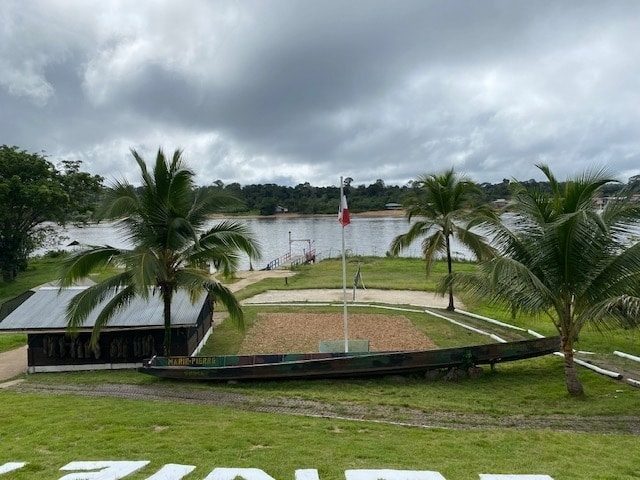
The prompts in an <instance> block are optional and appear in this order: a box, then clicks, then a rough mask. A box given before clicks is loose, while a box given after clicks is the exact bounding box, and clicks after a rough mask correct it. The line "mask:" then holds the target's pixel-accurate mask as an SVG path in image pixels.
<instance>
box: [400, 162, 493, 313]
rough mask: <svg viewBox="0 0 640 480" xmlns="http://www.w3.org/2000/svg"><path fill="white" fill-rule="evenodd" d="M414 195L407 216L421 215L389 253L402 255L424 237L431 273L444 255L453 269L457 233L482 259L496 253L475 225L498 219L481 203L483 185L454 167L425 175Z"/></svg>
mask: <svg viewBox="0 0 640 480" xmlns="http://www.w3.org/2000/svg"><path fill="white" fill-rule="evenodd" d="M413 185H414V188H413V190H412V193H411V195H410V196H409V197H408V198H407V200H406V201H405V202H404V206H405V212H406V213H405V215H406V217H407V219H408V221H409V222H411V220H412V219H414V218H417V221H416V222H415V223H413V224H412V225H411V227H410V228H409V231H408V232H407V233H404V234H401V235H398V236H397V237H395V238H394V239H393V241H392V242H391V247H390V249H389V253H390V254H391V255H398V254H399V253H400V252H401V251H402V250H403V249H405V248H407V247H409V246H410V245H411V244H412V243H413V242H414V241H415V240H416V239H418V238H422V237H424V238H423V240H422V253H423V254H424V257H425V261H426V273H427V275H429V273H430V271H431V266H432V265H433V262H434V261H435V260H436V259H437V258H439V257H440V256H442V255H444V257H445V258H446V260H447V271H448V273H449V274H451V272H452V270H453V259H452V254H451V239H452V238H453V237H454V236H455V237H456V238H457V239H458V240H459V241H460V242H461V243H462V244H463V245H466V246H467V247H468V248H469V249H470V250H471V251H472V252H473V253H474V255H476V257H477V258H478V259H484V258H487V257H491V256H492V255H493V249H492V247H491V246H490V245H489V244H488V243H487V242H486V239H485V237H484V236H483V235H481V234H480V233H478V232H477V231H474V230H473V228H474V227H477V226H479V225H481V224H483V223H484V222H486V221H492V220H493V219H495V214H494V213H493V212H492V210H491V209H490V208H489V207H488V206H487V205H477V204H476V203H475V200H477V199H478V197H479V196H480V195H481V190H480V188H479V187H478V186H477V185H476V184H475V183H473V182H472V181H470V180H468V179H467V178H465V177H464V176H460V175H458V174H456V172H455V171H454V169H453V168H451V169H449V170H447V171H445V172H444V173H440V174H430V175H422V176H421V177H419V178H418V179H417V180H416V181H415V182H414V184H413ZM447 290H448V294H449V305H448V306H447V310H455V305H454V299H453V283H449V285H448V287H447Z"/></svg>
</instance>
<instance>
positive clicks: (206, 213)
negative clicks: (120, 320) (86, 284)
mask: <svg viewBox="0 0 640 480" xmlns="http://www.w3.org/2000/svg"><path fill="white" fill-rule="evenodd" d="M132 154H133V157H134V158H135V160H136V162H137V163H138V166H139V167H140V170H141V173H142V178H141V180H142V186H141V187H139V188H135V187H134V186H133V185H131V184H129V183H128V182H126V181H123V182H116V183H115V184H114V185H113V186H112V187H110V188H109V189H107V192H106V194H105V203H104V206H103V209H102V210H101V211H100V218H101V219H105V220H114V219H118V220H119V223H118V225H119V227H120V228H121V229H122V231H123V234H124V235H125V236H126V237H127V238H128V239H129V240H130V241H131V243H132V245H133V248H131V249H120V248H114V247H110V246H95V247H90V248H89V249H87V250H84V251H80V252H78V253H76V254H74V255H71V256H70V257H69V259H68V260H67V261H66V262H65V265H64V269H63V272H62V275H61V285H62V287H63V288H64V287H68V286H70V285H72V284H73V282H74V281H76V280H78V279H81V278H85V277H86V276H88V275H89V274H90V273H91V272H93V271H95V270H98V269H101V268H103V267H105V266H114V267H117V268H119V269H120V272H119V273H117V274H116V275H114V276H113V277H111V278H109V279H107V280H104V281H102V282H100V283H98V284H96V285H94V286H92V287H90V288H88V289H86V290H83V291H82V292H81V293H79V294H78V295H76V296H75V297H74V298H73V300H72V301H71V302H70V303H69V306H68V309H67V321H68V326H69V327H70V328H71V329H73V328H77V327H79V326H81V325H83V323H84V321H85V320H86V318H87V317H88V315H89V313H90V312H91V311H93V310H94V309H95V308H96V307H97V306H98V304H100V303H101V302H102V301H103V300H105V299H107V298H108V297H110V300H109V301H108V302H107V303H106V305H105V306H104V307H103V309H102V311H101V312H100V314H99V315H98V318H97V320H96V323H95V327H94V329H93V333H92V337H91V342H92V343H93V344H95V343H96V342H97V340H98V338H99V334H100V330H101V329H102V328H103V327H104V326H105V325H107V324H108V323H109V320H110V319H111V317H112V316H113V314H114V313H115V312H116V311H118V309H120V308H122V307H124V306H126V305H127V304H128V303H129V302H130V301H131V300H132V299H133V298H134V297H136V296H141V297H143V298H148V297H149V296H150V295H155V294H156V292H157V293H158V294H159V295H160V297H161V298H162V302H163V307H164V310H163V319H164V328H165V335H164V352H165V354H166V355H169V354H170V350H171V303H172V297H173V294H174V292H175V291H177V290H178V289H182V290H185V291H188V292H189V293H190V294H191V295H193V298H195V297H196V296H197V295H199V294H201V293H203V292H208V293H209V294H211V295H213V297H214V298H215V299H216V300H219V301H220V302H222V304H223V305H224V306H225V307H226V308H227V310H228V311H229V314H230V317H231V318H232V319H234V320H235V321H236V322H237V323H238V324H239V325H241V326H242V320H243V315H242V310H241V308H240V305H239V303H238V301H237V299H236V298H235V297H234V295H233V294H232V293H231V291H230V290H229V289H227V288H226V287H225V286H224V285H222V284H220V282H218V281H217V280H215V279H213V278H211V275H210V274H209V270H208V269H207V268H206V267H207V265H208V264H209V263H211V262H213V263H214V264H215V265H216V266H217V267H218V269H220V270H221V271H222V272H223V273H224V274H225V275H229V274H230V273H231V272H232V271H234V270H235V269H236V268H237V264H238V261H239V260H240V254H242V253H245V254H247V255H248V256H249V257H250V258H253V259H257V258H259V249H258V246H257V243H256V241H255V240H254V239H253V237H252V235H251V233H250V232H249V230H248V229H247V228H246V227H245V226H244V225H243V224H241V223H237V222H233V221H222V222H220V223H218V224H216V225H214V226H213V227H211V228H208V229H206V230H205V227H206V224H207V222H208V221H209V219H210V215H211V214H212V213H216V212H218V211H219V210H220V209H221V208H222V207H224V206H226V205H228V204H229V203H231V202H232V201H233V200H234V199H233V198H231V197H229V196H226V195H222V194H220V193H219V192H216V191H215V190H207V189H200V190H198V191H197V192H196V190H195V188H194V187H195V186H194V183H193V177H194V175H195V174H194V173H193V171H191V170H190V169H188V168H186V167H185V166H184V165H183V162H182V158H181V157H182V152H181V151H180V150H176V151H175V152H174V154H173V156H172V157H171V158H166V157H165V155H164V153H163V152H162V150H158V153H157V156H156V161H155V165H154V167H153V170H152V171H149V170H148V168H147V165H146V163H145V161H144V160H143V159H142V157H141V156H140V155H138V153H137V152H136V151H135V150H132Z"/></svg>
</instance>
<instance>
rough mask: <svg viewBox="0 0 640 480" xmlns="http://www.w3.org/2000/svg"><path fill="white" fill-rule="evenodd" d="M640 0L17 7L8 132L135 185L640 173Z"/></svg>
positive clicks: (10, 16)
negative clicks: (149, 164) (169, 177)
mask: <svg viewBox="0 0 640 480" xmlns="http://www.w3.org/2000/svg"><path fill="white" fill-rule="evenodd" d="M637 18H640V2H636V1H632V0H629V1H618V2H609V3H606V2H605V3H603V2H599V1H589V0H584V1H583V0H575V1H567V2H552V1H544V0H543V1H537V2H513V1H507V0H504V1H491V0H487V1H483V2H477V1H473V0H465V1H462V0H460V1H452V2H441V1H429V0H415V1H413V0H400V1H398V2H388V1H383V0H367V1H364V0H350V1H349V2H344V1H338V0H324V1H322V2H300V1H296V0H269V1H263V0H253V1H252V0H242V1H237V0H228V1H226V0H217V1H205V0H202V1H199V0H186V1H182V2H174V1H171V0H164V1H163V0H156V1H154V2H136V3H132V2H126V1H113V0H111V1H109V2H104V1H97V0H96V1H94V0H85V1H82V2H77V1H71V0H55V1H54V0H48V1H44V0H41V1H35V0H34V1H29V2H22V1H19V0H6V1H4V2H2V4H0V25H1V27H2V28H0V109H1V112H2V114H1V116H0V132H1V136H2V138H0V143H5V144H8V145H18V146H20V147H21V148H24V149H27V150H29V151H34V152H40V151H44V152H46V154H47V155H49V158H50V159H51V160H52V161H54V162H57V161H61V160H65V159H67V160H76V159H77V160H82V161H83V162H84V169H86V170H88V171H90V172H91V173H95V174H100V175H104V176H105V177H107V178H123V177H124V178H127V179H129V180H130V181H133V182H135V181H137V171H136V166H135V163H134V162H133V160H132V158H131V155H130V153H129V149H130V148H135V149H137V150H138V151H139V152H141V153H142V154H143V156H145V158H148V159H149V160H150V159H151V158H152V157H153V155H154V153H155V151H156V150H157V149H158V148H159V147H162V148H164V149H165V151H168V152H171V151H173V150H174V149H175V148H182V149H184V155H185V158H186V160H187V162H188V164H189V165H190V166H191V167H192V168H193V169H194V170H195V171H196V172H197V174H198V182H199V183H200V184H208V183H211V182H213V181H215V180H217V179H220V180H222V181H223V182H225V183H230V182H239V183H241V184H243V185H245V184H251V183H278V184H283V185H296V184H298V183H304V182H309V183H311V184H313V185H337V183H338V179H339V176H340V175H343V176H345V177H346V176H350V177H352V178H353V179H354V181H355V183H356V184H369V183H373V182H374V181H376V180H377V179H382V180H384V181H385V182H386V183H387V184H399V185H402V184H404V183H406V182H407V181H409V180H411V179H413V178H415V177H417V176H418V175H420V174H423V173H431V172H436V171H441V170H443V169H445V168H449V167H452V166H453V167H455V168H456V170H458V171H461V172H464V173H466V174H468V175H469V176H470V177H472V178H473V179H475V180H477V181H480V182H483V181H488V182H492V183H496V182H499V181H501V180H502V179H503V178H517V179H520V180H526V179H529V178H541V176H540V173H539V172H538V171H537V169H536V168H535V164H536V163H547V164H549V165H550V166H551V168H552V170H553V171H554V172H555V173H556V175H557V176H558V177H560V178H565V177H568V176H573V175H575V174H577V173H580V172H581V171H582V170H584V169H585V168H589V167H593V166H603V165H606V166H609V167H610V168H611V169H612V172H613V173H614V174H616V176H617V177H618V178H620V179H622V180H624V181H626V179H627V178H628V177H629V176H631V175H635V174H638V173H640V135H638V133H639V132H640V113H639V112H640V110H639V109H638V105H640V91H639V86H638V85H639V84H638V73H639V72H638V70H639V69H640V67H639V66H638V62H637V59H638V58H640V29H639V28H638V26H637Z"/></svg>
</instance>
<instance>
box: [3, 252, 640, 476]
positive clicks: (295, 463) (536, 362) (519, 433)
mask: <svg viewBox="0 0 640 480" xmlns="http://www.w3.org/2000/svg"><path fill="white" fill-rule="evenodd" d="M357 261H358V260H356V259H350V262H349V269H350V273H349V275H351V277H350V278H352V275H353V272H355V268H357ZM359 261H361V262H362V272H363V276H364V279H365V281H366V285H367V288H388V287H389V286H393V287H394V288H403V289H411V288H413V289H428V288H432V286H433V284H432V283H431V282H433V281H435V280H433V279H430V280H429V281H427V280H426V279H425V278H424V265H423V264H422V262H420V261H418V260H410V259H393V260H391V259H368V258H367V259H359ZM442 267H443V266H439V267H438V268H442ZM461 268H473V266H472V265H471V264H463V265H461ZM442 272H443V270H441V271H440V273H439V274H442ZM336 275H337V278H333V277H334V276H336ZM436 276H437V275H436ZM340 282H341V276H340V262H339V260H336V261H334V260H328V261H323V262H320V263H319V264H318V265H315V266H305V267H300V268H299V275H297V276H295V277H293V278H290V279H289V281H288V282H287V284H286V285H285V284H284V283H283V282H282V280H278V281H275V280H265V281H263V282H260V283H259V284H256V285H253V286H251V287H249V288H248V289H246V290H245V291H242V292H241V293H240V295H239V296H243V295H245V296H249V295H253V294H255V293H258V292H260V291H265V290H267V289H273V288H311V287H313V286H317V287H323V288H331V287H339V286H340ZM42 283H44V282H42ZM1 292H2V285H0V294H1ZM18 293H19V292H18ZM463 300H464V299H463ZM270 308H273V307H270ZM296 308H297V307H296ZM469 309H470V310H471V309H473V311H477V312H479V313H483V314H486V315H488V316H492V317H494V318H499V319H502V320H505V321H509V322H511V323H515V324H518V325H520V326H525V327H527V328H533V329H534V330H537V331H539V332H541V333H549V334H551V333H553V329H552V328H551V327H550V325H551V323H550V321H549V320H547V319H544V318H525V317H523V316H520V315H517V316H516V317H515V318H513V319H512V318H511V313H510V312H504V311H501V310H499V309H496V308H494V307H492V306H489V305H471V306H470V308H469ZM263 310H266V309H263V308H261V310H260V311H263ZM281 310H282V309H281ZM245 312H246V316H247V324H248V325H250V323H251V322H252V321H253V319H254V318H255V315H256V314H257V312H258V309H257V307H251V308H246V310H245ZM409 315H413V314H409ZM411 319H412V321H413V323H414V324H416V325H417V326H418V328H423V329H425V331H428V334H429V335H430V336H433V338H434V339H435V340H436V343H438V344H439V345H442V346H447V345H448V344H447V342H451V341H454V340H452V338H451V332H452V330H451V328H452V327H451V326H450V325H448V324H441V323H439V322H438V321H436V320H434V319H432V318H429V317H427V316H425V315H422V314H416V315H415V318H414V317H413V316H412V318H411ZM213 338H214V340H213V341H212V343H211V344H210V345H209V348H210V349H211V350H212V351H214V352H218V353H219V352H232V351H233V350H234V349H235V348H237V345H238V342H239V340H240V339H241V335H240V334H239V333H238V332H237V331H236V330H234V329H232V328H231V327H229V326H226V325H224V326H223V327H221V328H219V329H218V330H216V334H215V335H214V337H213ZM1 339H2V336H0V342H1ZM474 341H475V339H474ZM637 341H638V339H637V333H634V332H628V331H618V332H612V333H610V334H609V335H608V336H605V337H602V336H600V335H599V334H598V333H597V332H592V331H585V332H584V333H583V335H582V336H581V346H580V347H581V348H583V349H594V350H597V349H602V350H603V351H604V350H612V349H622V350H625V348H626V349H629V348H633V347H634V346H637ZM1 346H2V343H0V347H1ZM630 353H633V351H631V352H630ZM636 354H637V351H636ZM580 377H581V380H582V381H583V384H584V386H585V390H586V393H587V395H586V396H585V397H584V398H579V399H576V398H571V397H569V396H568V394H567V393H566V389H565V385H564V377H563V369H562V364H561V361H560V360H559V359H558V358H557V357H554V356H548V357H544V358H538V359H531V360H526V361H521V362H514V363H510V364H504V365H498V367H497V369H496V371H495V372H489V371H487V372H486V373H485V374H484V375H483V376H481V377H480V378H478V379H474V380H470V379H465V380H462V381H459V382H446V381H443V380H428V379H426V378H407V379H405V380H402V381H399V380H398V379H393V378H378V379H359V380H340V381H336V380H321V381H288V382H262V383H237V384H207V383H184V382H173V381H166V380H161V379H157V378H154V377H149V376H145V375H142V374H138V373H137V372H84V373H75V374H38V375H32V376H28V377H25V384H40V385H42V384H45V385H47V387H46V388H55V386H56V385H61V384H64V385H73V386H74V387H75V388H80V389H89V390H90V389H91V388H92V387H93V386H99V385H103V384H106V383H117V384H122V386H123V388H126V385H140V386H162V387H164V388H170V389H174V390H179V391H184V390H186V389H194V390H197V391H198V392H200V393H202V392H204V393H205V394H208V392H210V393H211V395H214V394H216V393H221V392H224V393H229V394H242V395H247V396H248V397H247V398H248V400H247V402H248V403H249V404H250V403H251V402H252V401H255V402H257V401H258V400H259V399H265V398H274V399H275V398H281V397H284V398H289V399H291V398H295V399H300V400H309V401H310V400H313V401H318V402H326V403H327V404H332V405H338V406H339V405H344V406H347V405H348V406H351V407H353V406H361V407H363V408H365V407H371V406H384V407H386V408H390V409H392V410H395V411H405V410H406V411H411V410H413V411H416V412H423V413H426V414H428V413H434V414H438V415H441V416H452V417H455V418H463V419H473V418H474V416H480V417H482V418H484V419H488V420H494V422H493V424H492V426H491V427H481V426H479V425H473V424H467V425H464V426H463V425H453V426H452V428H448V429H442V428H418V427H410V426H403V425H400V424H389V423H384V422H382V423H381V422H379V421H373V420H372V419H367V418H366V417H365V418H363V419H360V420H358V421H356V420H345V419H338V418H321V417H320V418H314V417H306V416H298V415H285V414H280V413H258V412H251V411H246V410H238V409H231V408H226V407H221V406H215V405H203V404H193V403H188V402H168V401H149V400H131V399H117V398H101V397H86V396H80V395H70V394H69V395H47V394H39V393H24V392H19V391H16V390H15V389H12V388H5V389H0V418H2V421H0V442H2V449H0V466H1V465H2V464H4V463H6V462H21V461H26V462H29V463H28V465H27V466H26V467H25V468H24V469H21V470H17V471H15V472H11V473H7V474H4V475H2V474H0V479H4V478H7V479H9V478H11V479H32V478H42V479H49V478H51V479H59V478H62V477H63V476H64V475H65V473H69V472H60V471H59V469H60V468H61V467H63V466H64V465H66V464H67V463H69V462H72V461H80V460H149V461H150V462H151V463H150V465H149V466H148V467H145V468H144V469H143V470H141V471H140V472H138V473H135V474H133V475H130V476H127V477H126V478H127V479H133V480H142V479H147V478H149V477H150V476H151V475H152V474H153V473H155V472H157V471H158V470H159V469H160V468H161V467H162V466H163V465H165V464H169V463H177V464H185V465H194V466H196V467H197V468H196V469H195V470H194V471H193V473H190V474H188V475H187V476H185V477H183V478H184V479H185V480H202V479H204V478H205V477H207V475H208V474H209V473H210V472H211V471H212V470H213V469H214V468H217V467H247V468H257V469H261V470H264V471H265V472H266V473H268V474H269V475H270V476H271V477H273V478H275V479H277V480H281V479H292V478H294V472H295V471H296V470H298V469H317V470H318V475H319V478H320V479H321V480H325V479H331V480H334V479H344V478H345V473H344V472H345V470H348V469H397V470H429V471H437V472H440V473H441V474H442V476H443V477H444V478H446V479H447V480H470V479H478V478H479V474H481V473H494V474H509V473H511V474H545V475H549V476H550V477H552V478H554V479H555V480H564V479H586V478H589V479H633V478H640V462H639V461H638V459H639V458H640V442H638V433H637V432H638V425H639V424H640V416H639V412H638V407H639V406H640V389H638V388H634V387H631V386H629V385H626V384H622V383H618V382H616V381H613V380H611V379H608V378H606V377H603V376H600V375H597V374H595V373H592V372H589V371H586V370H581V371H580ZM252 399H254V400H252ZM345 408H346V407H345ZM505 418H509V419H512V420H514V427H512V428H505V427H502V426H501V425H502V423H501V420H503V419H505ZM536 418H545V419H550V418H551V419H552V418H562V419H563V420H565V421H567V422H569V424H572V423H574V422H575V423H574V424H575V425H584V424H587V423H589V422H592V421H594V420H596V421H602V422H604V424H606V425H607V426H608V427H611V429H610V430H609V431H608V433H602V431H598V429H594V430H593V431H591V432H588V433H582V432H579V431H570V430H571V429H567V430H558V429H554V428H549V427H546V426H545V427H538V426H536V424H535V422H536ZM489 423H492V422H491V421H490V422H489ZM519 425H520V427H519ZM524 425H526V428H523V427H522V426H524ZM611 431H613V432H614V433H611ZM80 478H98V477H95V476H94V477H89V476H87V477H80V476H73V477H67V480H71V479H80Z"/></svg>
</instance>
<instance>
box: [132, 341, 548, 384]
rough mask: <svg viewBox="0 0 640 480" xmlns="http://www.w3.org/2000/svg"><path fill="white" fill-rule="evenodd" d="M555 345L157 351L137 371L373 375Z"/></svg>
mask: <svg viewBox="0 0 640 480" xmlns="http://www.w3.org/2000/svg"><path fill="white" fill-rule="evenodd" d="M559 347H560V338H559V337H544V338H534V339H531V340H520V341H516V342H506V343H489V344H485V345H473V346H466V347H456V348H445V349H436V350H416V351H393V352H364V353H355V352H350V353H284V354H268V355H222V356H213V357H199V356H195V357H158V356H156V357H153V358H151V359H150V360H147V361H145V362H144V364H143V366H142V367H140V368H138V371H139V372H142V373H146V374H149V375H155V376H157V377H165V378H177V379H187V380H210V381H221V380H273V379H294V378H298V379H299V378H305V379H307V378H308V379H310V378H338V377H357V376H376V375H390V374H405V373H416V372H426V371H428V370H436V369H442V368H452V367H463V366H472V365H488V364H495V363H500V362H508V361H513V360H522V359H525V358H531V357H538V356H541V355H547V354H550V353H553V352H556V351H558V349H559Z"/></svg>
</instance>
